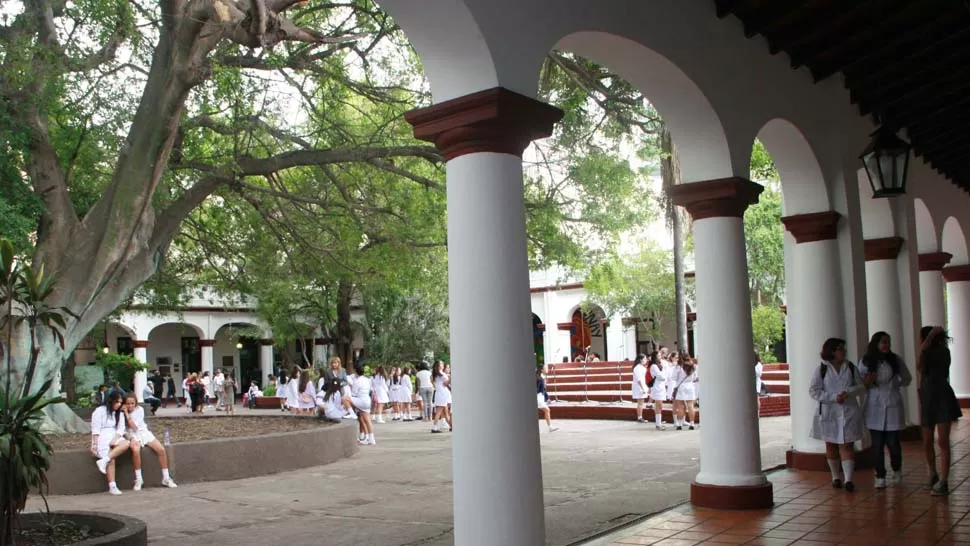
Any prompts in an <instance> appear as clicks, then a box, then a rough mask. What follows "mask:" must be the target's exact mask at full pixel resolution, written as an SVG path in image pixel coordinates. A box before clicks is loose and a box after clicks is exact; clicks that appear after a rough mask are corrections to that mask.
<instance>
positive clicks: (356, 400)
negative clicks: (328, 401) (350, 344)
mask: <svg viewBox="0 0 970 546" xmlns="http://www.w3.org/2000/svg"><path fill="white" fill-rule="evenodd" d="M371 396H372V393H371V381H370V378H369V377H367V376H366V375H364V365H363V364H362V363H360V362H358V363H357V364H355V365H354V378H353V381H352V382H351V384H350V403H351V404H352V405H353V407H354V409H355V410H357V419H358V422H359V424H360V433H361V435H363V438H362V439H361V440H360V444H361V445H375V444H377V440H375V439H374V425H373V424H371V420H370V409H371Z"/></svg>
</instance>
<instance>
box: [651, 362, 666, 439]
mask: <svg viewBox="0 0 970 546" xmlns="http://www.w3.org/2000/svg"><path fill="white" fill-rule="evenodd" d="M661 366H662V364H661V363H660V356H659V354H658V353H657V352H656V351H654V352H653V353H651V354H650V375H651V376H652V377H653V386H652V387H650V398H652V399H653V419H654V421H655V422H656V424H657V430H666V428H667V427H666V425H664V421H663V411H664V400H666V399H667V375H666V373H665V372H664V370H663V368H662V367H661Z"/></svg>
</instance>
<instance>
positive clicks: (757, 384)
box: [754, 351, 765, 416]
mask: <svg viewBox="0 0 970 546" xmlns="http://www.w3.org/2000/svg"><path fill="white" fill-rule="evenodd" d="M764 372H765V365H764V364H762V363H761V355H759V354H758V352H757V351H755V352H754V393H755V398H756V399H757V400H758V415H759V416H760V415H761V386H762V385H763V384H764V383H763V382H762V381H761V375H762V374H763V373H764Z"/></svg>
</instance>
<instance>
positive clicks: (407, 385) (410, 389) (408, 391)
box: [400, 367, 414, 422]
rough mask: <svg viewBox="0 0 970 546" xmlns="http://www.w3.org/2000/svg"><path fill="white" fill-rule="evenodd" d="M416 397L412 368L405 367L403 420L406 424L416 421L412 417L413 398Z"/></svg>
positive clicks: (402, 400) (401, 391)
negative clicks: (412, 381)
mask: <svg viewBox="0 0 970 546" xmlns="http://www.w3.org/2000/svg"><path fill="white" fill-rule="evenodd" d="M413 396H414V384H412V383H411V368H407V367H405V368H404V369H402V370H401V390H400V398H401V420H402V421H405V422H410V421H414V418H413V417H411V401H412V400H411V398H412V397H413Z"/></svg>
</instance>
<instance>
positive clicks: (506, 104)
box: [404, 87, 563, 161]
mask: <svg viewBox="0 0 970 546" xmlns="http://www.w3.org/2000/svg"><path fill="white" fill-rule="evenodd" d="M562 116H563V112H562V110H560V109H558V108H556V107H555V106H551V105H549V104H546V103H544V102H542V101H538V100H536V99H534V98H531V97H527V96H525V95H520V94H518V93H515V92H513V91H509V90H508V89H505V88H502V87H493V88H492V89H486V90H485V91H479V92H477V93H472V94H471V95H465V96H463V97H458V98H456V99H452V100H449V101H445V102H441V103H438V104H435V105H432V106H429V107H427V108H418V109H417V110H411V111H410V112H407V113H406V114H404V119H405V120H407V122H408V123H410V124H411V125H412V126H413V127H414V137H415V138H417V139H419V140H425V141H428V142H433V143H434V145H435V147H437V148H438V150H440V151H441V153H442V155H444V156H445V159H447V160H449V161H450V160H452V159H455V158H456V157H460V156H463V155H465V154H474V153H479V152H495V153H500V154H510V155H515V156H519V157H521V156H522V152H523V150H525V148H526V147H527V146H528V145H529V143H530V142H532V141H533V140H536V139H539V138H545V137H547V136H549V135H551V134H552V129H553V126H554V125H555V124H556V123H557V122H558V121H559V120H560V119H562Z"/></svg>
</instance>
